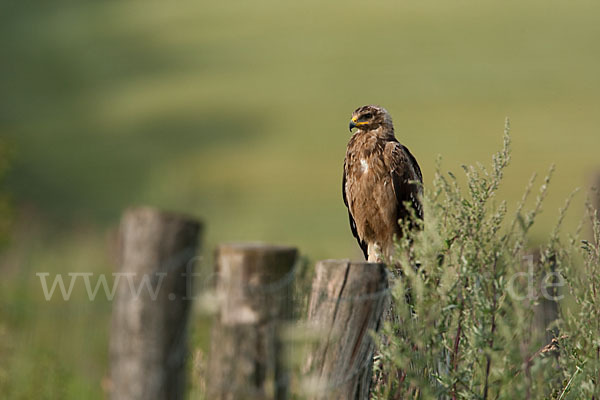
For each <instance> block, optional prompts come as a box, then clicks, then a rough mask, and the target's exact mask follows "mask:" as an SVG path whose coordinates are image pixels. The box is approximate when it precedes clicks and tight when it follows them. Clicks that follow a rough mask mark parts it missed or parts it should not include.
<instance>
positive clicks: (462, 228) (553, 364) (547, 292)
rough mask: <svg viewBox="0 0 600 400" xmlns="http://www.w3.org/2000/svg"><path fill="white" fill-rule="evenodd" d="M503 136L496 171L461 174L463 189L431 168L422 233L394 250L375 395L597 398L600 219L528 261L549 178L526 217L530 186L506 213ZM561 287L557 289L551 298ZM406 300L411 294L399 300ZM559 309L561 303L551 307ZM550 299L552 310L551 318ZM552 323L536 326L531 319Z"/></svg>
mask: <svg viewBox="0 0 600 400" xmlns="http://www.w3.org/2000/svg"><path fill="white" fill-rule="evenodd" d="M509 143H510V142H509V136H508V133H506V135H505V141H504V148H503V150H502V151H501V152H499V153H498V154H496V155H495V157H494V158H493V163H492V168H484V167H483V166H481V165H480V166H478V167H464V170H465V173H466V179H467V186H468V190H466V191H464V192H463V191H461V190H460V187H459V185H458V183H457V181H456V178H455V177H454V175H453V174H450V173H449V174H443V173H441V171H440V170H438V172H437V174H436V176H435V179H434V184H433V189H432V190H429V191H427V193H426V196H425V197H426V201H425V215H426V219H425V221H424V224H423V227H424V229H423V230H422V231H418V232H409V231H408V229H406V232H407V234H406V235H405V236H404V238H403V239H402V240H401V241H400V242H399V244H398V247H399V248H398V253H397V254H398V262H399V265H415V262H418V263H419V268H418V269H412V268H403V269H402V271H403V272H404V277H403V278H402V279H398V280H397V281H396V285H394V286H393V288H394V289H393V291H392V293H393V300H394V301H393V308H394V310H395V311H396V316H397V318H395V319H394V320H393V321H389V322H388V323H386V326H385V329H384V337H385V338H387V340H384V341H383V342H382V343H381V345H380V346H379V349H380V352H381V361H380V364H379V365H378V368H377V369H378V371H382V372H380V373H379V374H380V376H381V382H380V383H379V387H378V396H376V398H381V399H389V398H419V399H450V398H452V399H541V398H544V399H584V398H585V399H590V398H597V397H598V395H599V394H600V382H598V377H599V376H600V375H599V373H600V358H599V354H600V345H599V343H598V337H600V325H599V321H600V319H599V317H600V298H599V297H598V293H597V292H598V290H597V288H598V287H599V286H598V285H600V277H599V274H598V272H600V270H599V269H600V257H599V256H600V241H599V239H600V221H599V220H598V215H597V213H596V211H595V210H593V209H592V208H591V207H590V208H589V209H588V211H589V214H590V219H591V220H592V221H593V222H594V224H593V225H594V232H595V236H594V240H593V241H589V242H588V241H583V246H581V243H582V241H581V240H580V237H579V232H577V233H576V234H575V235H569V238H568V239H567V240H564V241H561V240H560V237H559V230H560V228H561V225H562V223H563V220H564V218H565V216H566V211H567V208H568V205H569V203H570V201H571V198H568V200H567V203H566V204H565V207H564V208H563V209H562V210H561V212H560V214H559V216H558V222H557V223H556V226H555V229H554V230H552V232H551V233H550V234H549V237H548V239H547V242H546V243H545V244H543V245H542V246H541V247H540V250H539V259H538V260H537V261H536V262H535V263H534V262H533V261H532V260H531V259H528V257H527V255H528V254H529V256H531V252H529V253H528V252H527V250H526V249H527V245H528V244H529V236H530V235H529V232H530V230H531V227H532V226H533V223H534V221H535V219H536V217H537V216H538V214H539V211H540V209H541V204H542V201H543V200H544V198H545V197H546V194H547V190H548V183H549V181H550V176H547V177H546V178H545V179H544V181H543V182H542V184H541V187H540V189H539V193H538V196H537V199H536V201H535V203H534V205H533V206H532V208H531V209H527V208H526V207H525V201H526V199H527V198H528V196H529V195H530V193H531V190H532V186H533V179H532V180H531V183H530V185H529V186H528V187H527V189H526V191H525V194H524V196H523V199H522V201H521V202H520V203H519V204H518V206H517V211H516V214H515V215H514V216H508V215H507V206H506V202H505V201H499V200H498V198H497V191H498V188H499V187H500V183H501V181H503V176H504V174H505V168H506V166H507V165H508V162H509V158H510V151H509ZM557 287H558V288H559V289H558V291H557ZM407 296H408V297H407ZM558 300H560V301H558ZM554 301H557V303H556V305H557V306H558V312H557V313H556V314H553V310H555V309H556V308H555V307H552V302H554ZM544 312H545V313H548V312H549V314H550V316H549V318H548V317H546V318H547V321H546V322H543V323H541V324H540V322H539V321H540V320H539V319H538V320H536V318H535V316H536V314H540V313H544Z"/></svg>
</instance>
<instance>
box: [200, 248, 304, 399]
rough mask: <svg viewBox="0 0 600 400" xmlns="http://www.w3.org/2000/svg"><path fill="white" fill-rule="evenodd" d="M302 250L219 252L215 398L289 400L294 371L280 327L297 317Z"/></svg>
mask: <svg viewBox="0 0 600 400" xmlns="http://www.w3.org/2000/svg"><path fill="white" fill-rule="evenodd" d="M296 259H297V250H296V249H295V248H292V247H281V246H271V245H264V244H224V245H220V246H219V247H218V248H217V251H216V256H215V262H216V267H215V271H216V274H217V275H216V297H217V300H218V304H219V307H218V312H217V315H216V316H215V320H214V323H213V324H214V325H213V331H212V338H211V350H210V356H209V362H208V371H207V372H208V376H207V379H206V381H207V391H208V393H207V398H209V399H284V398H286V397H287V395H288V388H287V385H288V378H289V376H288V370H287V369H286V366H285V365H284V362H283V351H282V343H281V339H280V328H281V327H282V323H283V322H284V321H286V320H289V319H291V318H292V316H293V308H292V304H291V302H292V287H293V286H292V281H293V279H294V272H295V269H294V267H295V265H296Z"/></svg>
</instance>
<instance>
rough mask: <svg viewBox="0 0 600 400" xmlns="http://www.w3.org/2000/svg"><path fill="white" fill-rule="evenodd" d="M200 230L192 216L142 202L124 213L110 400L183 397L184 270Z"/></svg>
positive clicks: (186, 307) (186, 302) (187, 303)
mask: <svg viewBox="0 0 600 400" xmlns="http://www.w3.org/2000/svg"><path fill="white" fill-rule="evenodd" d="M200 231H201V224H200V223H199V222H198V221H195V220H192V219H189V218H187V217H183V216H179V215H174V214H170V213H165V212H161V211H158V210H155V209H152V208H148V207H140V208H134V209H129V210H127V211H126V212H125V213H124V215H123V217H122V220H121V226H120V246H121V248H120V270H119V273H118V274H116V276H115V280H117V279H118V280H119V281H118V282H115V285H117V289H116V290H117V291H116V297H115V300H114V303H113V312H112V326H111V332H110V349H109V353H110V360H109V362H110V385H109V388H110V389H109V390H110V393H111V395H110V398H111V399H113V400H138V399H139V400H142V399H143V400H154V399H156V400H159V399H161V400H164V399H175V400H177V399H183V397H184V392H185V379H184V378H185V361H186V357H187V348H186V325H187V318H188V314H189V309H190V305H191V301H190V299H189V297H190V296H191V294H188V293H186V289H187V287H188V286H187V285H186V275H185V274H186V273H189V272H191V271H189V268H191V266H192V261H193V257H194V256H195V254H196V249H197V245H198V239H199V234H200Z"/></svg>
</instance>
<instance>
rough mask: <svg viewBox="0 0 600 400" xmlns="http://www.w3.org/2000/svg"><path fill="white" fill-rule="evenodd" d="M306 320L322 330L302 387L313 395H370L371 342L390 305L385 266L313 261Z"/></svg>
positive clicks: (336, 396)
mask: <svg viewBox="0 0 600 400" xmlns="http://www.w3.org/2000/svg"><path fill="white" fill-rule="evenodd" d="M315 274H316V275H315V278H314V280H313V284H312V292H311V297H310V303H309V310H308V324H309V326H315V327H316V329H317V330H318V331H319V332H322V338H323V339H322V340H321V341H320V342H319V343H318V345H317V346H316V347H315V348H314V350H313V351H312V352H311V353H310V354H309V356H308V358H307V362H306V366H305V371H306V372H307V373H308V374H311V378H310V379H309V382H308V384H307V385H305V386H308V387H305V389H306V391H307V394H308V396H309V398H313V399H343V400H349V399H360V400H363V399H368V398H369V389H370V386H371V378H372V371H371V370H372V365H373V354H374V351H375V343H374V340H373V338H372V337H371V335H370V332H371V331H378V329H379V326H380V323H381V321H382V316H383V314H384V310H385V309H386V305H387V304H388V281H387V274H386V268H385V265H383V264H375V263H366V262H350V261H347V260H326V261H320V262H318V263H317V265H316V271H315Z"/></svg>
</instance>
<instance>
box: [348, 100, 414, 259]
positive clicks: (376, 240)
mask: <svg viewBox="0 0 600 400" xmlns="http://www.w3.org/2000/svg"><path fill="white" fill-rule="evenodd" d="M354 127H356V128H358V130H357V131H356V133H354V135H352V138H350V142H349V143H348V149H347V150H346V158H345V160H344V177H343V181H342V195H343V197H344V204H346V207H348V215H349V218H350V228H351V229H352V234H353V235H354V236H355V237H356V239H357V240H358V244H359V245H360V247H361V249H362V251H363V253H364V255H365V258H366V259H367V260H368V261H371V262H376V261H377V262H379V261H383V260H385V259H386V258H387V257H390V256H391V255H392V251H393V244H394V241H393V240H394V235H400V234H401V230H400V225H399V223H398V221H399V220H404V219H406V218H410V215H411V214H410V212H409V211H408V210H407V209H406V207H405V202H409V203H410V204H411V205H412V208H413V209H414V211H415V215H416V216H417V218H423V211H422V206H421V200H420V199H421V193H422V186H421V184H422V182H423V178H422V176H421V169H420V168H419V164H418V163H417V160H416V159H415V158H414V157H413V155H412V154H411V153H410V151H408V149H407V148H406V147H404V146H403V145H402V144H400V143H399V142H398V141H397V140H396V137H395V136H394V126H393V124H392V118H391V117H390V115H389V114H388V112H387V111H386V110H385V109H384V108H382V107H378V106H373V105H368V106H363V107H360V108H358V109H356V110H355V111H354V112H353V113H352V120H351V122H350V130H352V128H354ZM415 182H418V183H415Z"/></svg>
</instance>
